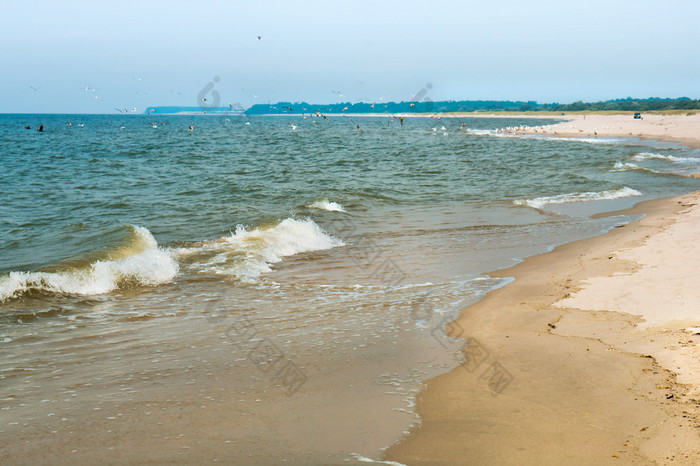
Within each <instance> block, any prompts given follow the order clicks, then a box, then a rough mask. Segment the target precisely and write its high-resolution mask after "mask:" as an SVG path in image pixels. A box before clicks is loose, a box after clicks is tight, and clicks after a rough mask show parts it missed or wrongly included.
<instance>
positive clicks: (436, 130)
mask: <svg viewBox="0 0 700 466" xmlns="http://www.w3.org/2000/svg"><path fill="white" fill-rule="evenodd" d="M314 116H315V117H317V118H319V120H317V119H316V118H314ZM302 118H303V119H307V118H310V119H311V121H312V122H313V123H315V124H320V119H321V118H323V120H325V121H330V118H329V117H327V116H326V115H324V114H323V113H321V112H316V114H315V115H313V114H309V116H308V117H307V116H306V115H305V114H302ZM343 118H345V119H346V120H348V121H349V122H351V123H352V124H353V125H354V126H355V127H356V128H357V129H358V131H362V127H361V126H360V124H359V123H357V122H356V121H355V120H353V119H352V117H350V116H349V115H343ZM433 118H437V119H440V116H433ZM397 119H398V121H399V124H400V125H401V126H402V127H403V126H404V117H403V116H395V115H391V116H390V117H389V120H388V121H387V126H388V125H391V124H392V123H393V122H394V121H396V120H397ZM230 121H231V119H230V118H226V119H225V120H224V122H230ZM166 124H168V122H167V121H163V122H160V123H158V122H155V121H152V122H150V123H149V125H150V126H151V128H156V129H157V128H160V127H163V126H165V125H166ZM250 125H251V124H250V122H249V121H246V122H245V123H244V126H250ZM66 126H69V127H70V126H73V123H72V122H70V121H67V122H66ZM76 126H78V127H83V126H85V123H78V124H77V125H76ZM288 126H289V128H291V130H292V131H296V129H297V128H298V127H299V125H298V124H295V123H292V122H291V121H290V122H289V123H288ZM466 126H467V125H466V123H462V124H461V125H460V126H459V128H458V130H461V129H464V128H466ZM196 127H197V125H196V124H192V125H188V127H187V130H188V131H189V132H193V131H194V130H195V128H196ZM24 128H25V129H32V128H31V126H30V125H26V126H25V127H24ZM119 129H120V130H124V129H126V126H124V125H122V126H120V127H119ZM508 129H510V128H508ZM37 131H38V132H43V131H44V125H43V124H41V125H40V126H39V128H38V129H37ZM496 131H505V130H496ZM429 133H430V134H433V135H437V134H439V133H442V135H443V136H447V135H448V134H449V133H448V132H447V128H446V127H445V126H444V125H442V126H441V127H440V128H437V127H432V128H430V132H429Z"/></svg>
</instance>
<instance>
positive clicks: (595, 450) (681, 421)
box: [386, 115, 700, 465]
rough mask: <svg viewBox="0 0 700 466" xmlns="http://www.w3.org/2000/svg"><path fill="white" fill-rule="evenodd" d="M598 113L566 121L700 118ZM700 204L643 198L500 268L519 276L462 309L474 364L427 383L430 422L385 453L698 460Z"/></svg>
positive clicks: (496, 460)
mask: <svg viewBox="0 0 700 466" xmlns="http://www.w3.org/2000/svg"><path fill="white" fill-rule="evenodd" d="M592 117H593V118H591V115H587V118H586V120H585V122H584V120H583V118H582V117H581V118H578V117H577V118H576V119H574V120H573V121H572V122H569V123H562V125H573V126H574V127H575V128H576V129H579V128H581V129H584V128H586V129H584V131H583V132H584V133H585V131H587V130H588V128H595V127H596V126H589V125H599V126H600V127H601V128H602V127H605V126H607V127H608V128H610V127H613V126H615V125H617V126H618V127H619V126H623V129H622V130H621V131H626V133H630V132H631V131H627V129H629V128H630V127H631V125H636V124H637V123H638V122H639V123H640V124H641V125H645V127H652V128H653V126H650V125H654V124H655V123H654V122H655V121H656V122H657V123H658V122H660V121H664V122H665V123H664V124H665V125H666V126H667V127H668V125H670V124H671V123H670V122H675V123H674V124H675V125H677V128H680V129H679V131H680V133H678V134H676V133H674V136H673V138H676V137H677V138H678V140H680V139H683V138H687V134H688V133H685V132H683V131H692V127H693V125H695V128H697V127H698V126H697V125H698V122H700V119H699V118H700V116H693V117H685V116H672V117H662V116H659V117H656V116H654V118H649V117H645V119H644V120H642V121H641V122H640V121H639V120H633V119H632V117H631V116H624V117H620V116H604V115H593V116H592ZM622 118H624V121H623V120H621V119H622ZM618 122H619V123H620V124H617V123H618ZM657 126H658V124H657ZM659 128H660V129H659V131H665V130H663V127H662V126H659ZM689 128H691V129H689ZM601 133H602V132H599V133H598V135H599V136H602V135H609V136H621V135H623V134H619V133H616V132H614V131H609V132H607V133H604V134H601ZM573 134H574V133H572V135H573ZM694 134H695V137H696V138H698V133H697V131H696V132H695V133H694ZM624 135H627V136H628V135H629V134H624ZM633 135H634V136H640V137H658V138H659V139H671V138H669V137H665V136H664V137H662V136H660V135H657V134H656V133H654V132H651V131H649V132H635V133H634V134H633ZM586 136H587V135H586ZM688 139H689V138H688ZM698 140H700V139H698ZM699 200H700V192H696V193H693V194H689V195H686V196H681V197H678V198H671V199H663V200H656V201H648V202H643V203H640V204H639V205H638V206H636V207H635V208H633V209H630V210H629V211H627V212H628V213H630V214H641V213H644V214H646V216H645V217H644V218H643V219H641V220H639V221H637V222H633V223H631V224H628V225H625V226H622V227H620V228H616V229H613V231H611V232H609V233H608V234H606V235H603V236H599V237H595V238H591V239H587V240H583V241H578V242H574V243H570V244H567V245H563V246H560V247H558V248H556V249H555V250H554V251H552V252H550V253H547V254H543V255H539V256H535V257H532V258H529V259H527V260H526V261H525V262H523V263H521V264H519V265H517V266H515V267H513V268H511V269H508V270H503V271H499V272H497V273H494V274H492V275H494V276H504V277H515V281H514V282H513V283H511V284H510V285H508V286H506V287H504V288H502V289H500V290H497V291H495V292H492V293H489V294H488V295H487V296H486V298H484V299H483V300H482V301H480V302H478V303H476V304H475V305H473V306H470V307H468V308H466V309H464V310H463V311H462V313H461V316H460V318H459V319H458V320H457V321H456V322H455V325H454V327H455V329H457V330H456V333H459V332H462V331H463V336H467V337H469V338H470V339H471V340H470V343H469V344H468V345H467V346H466V347H465V350H464V354H463V356H464V358H465V363H464V364H463V365H462V366H460V367H458V368H457V369H455V370H453V371H452V372H450V373H447V374H444V375H442V376H439V377H437V378H435V379H432V380H430V381H429V382H428V383H427V386H426V388H425V389H424V391H423V392H422V394H421V396H420V397H419V400H418V410H419V414H420V415H421V418H422V426H421V427H420V428H418V429H416V430H415V431H414V432H412V433H411V434H410V435H409V436H408V437H407V438H406V439H405V440H404V441H403V442H402V443H400V444H398V445H395V446H393V447H391V448H390V449H388V450H387V454H386V459H389V460H392V461H398V462H401V463H404V464H499V465H500V464H533V465H534V464H537V465H541V464H581V465H590V464H596V465H600V464H669V463H673V464H683V465H697V464H700V360H699V356H700V347H698V346H697V345H698V344H700V291H699V290H698V288H697V287H696V285H695V282H696V281H697V278H698V274H697V265H698V263H699V261H700V245H698V242H697V233H696V232H697V229H698V227H697V225H698V223H699V222H700V206H698V205H696V204H700V202H698V201H699ZM470 345H471V348H472V349H471V350H470V349H469V348H470ZM477 349H478V350H479V351H476V350H477Z"/></svg>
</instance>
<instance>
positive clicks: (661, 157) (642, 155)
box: [630, 152, 700, 163]
mask: <svg viewBox="0 0 700 466" xmlns="http://www.w3.org/2000/svg"><path fill="white" fill-rule="evenodd" d="M630 159H632V160H635V161H637V162H641V161H642V160H649V159H652V160H666V161H669V162H677V163H690V162H700V158H697V157H674V156H673V155H663V154H655V153H651V152H640V153H639V154H635V155H633V156H632V157H630Z"/></svg>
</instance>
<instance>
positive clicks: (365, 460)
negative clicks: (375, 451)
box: [350, 453, 406, 466]
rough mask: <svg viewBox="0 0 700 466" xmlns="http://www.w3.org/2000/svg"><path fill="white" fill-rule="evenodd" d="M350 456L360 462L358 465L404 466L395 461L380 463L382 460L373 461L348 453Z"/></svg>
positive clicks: (357, 454)
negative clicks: (384, 465)
mask: <svg viewBox="0 0 700 466" xmlns="http://www.w3.org/2000/svg"><path fill="white" fill-rule="evenodd" d="M350 456H351V457H352V458H353V459H354V460H356V461H358V462H360V463H374V464H387V465H389V466H406V465H405V464H403V463H398V462H396V461H382V460H374V459H372V458H367V457H366V456H362V455H360V454H359V453H350Z"/></svg>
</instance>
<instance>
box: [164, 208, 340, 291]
mask: <svg viewBox="0 0 700 466" xmlns="http://www.w3.org/2000/svg"><path fill="white" fill-rule="evenodd" d="M344 245H345V243H343V242H342V241H340V240H339V239H336V238H334V237H333V236H331V235H329V234H328V233H326V232H325V231H323V229H321V227H319V226H318V225H317V224H316V223H315V222H314V221H313V220H311V219H303V220H296V219H293V218H288V219H285V220H283V221H281V222H280V223H278V224H276V225H274V226H271V227H267V228H264V227H258V228H252V229H246V227H244V226H242V225H239V226H237V227H236V231H235V232H234V233H231V235H229V236H225V237H223V238H220V239H218V240H214V241H207V242H204V243H199V244H195V245H191V246H187V247H183V248H179V249H176V250H175V252H176V253H177V254H178V255H179V256H180V257H182V258H187V260H188V261H189V262H190V264H191V265H192V267H193V268H195V269H196V270H197V271H198V272H200V273H215V274H222V275H228V276H231V277H233V278H236V279H240V280H243V281H253V280H255V279H256V278H258V277H259V276H260V275H262V274H263V273H266V272H270V271H271V270H272V264H275V263H278V262H280V261H282V259H283V258H284V257H288V256H293V255H295V254H299V253H303V252H310V251H319V250H323V249H330V248H334V247H336V246H344Z"/></svg>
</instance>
